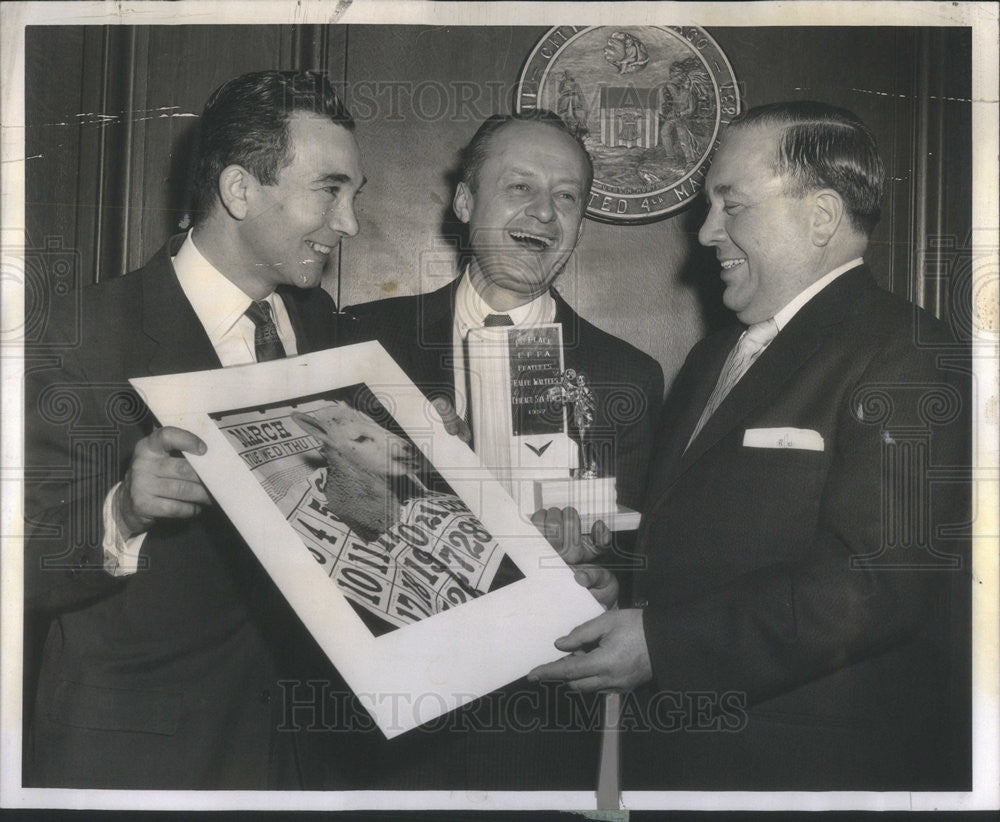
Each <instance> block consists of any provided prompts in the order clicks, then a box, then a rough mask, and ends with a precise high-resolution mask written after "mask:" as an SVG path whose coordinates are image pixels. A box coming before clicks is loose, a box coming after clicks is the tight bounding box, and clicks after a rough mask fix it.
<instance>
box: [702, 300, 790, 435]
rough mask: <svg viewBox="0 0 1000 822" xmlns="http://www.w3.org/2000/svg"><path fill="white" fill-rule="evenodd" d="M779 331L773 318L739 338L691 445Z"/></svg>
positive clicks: (749, 329)
mask: <svg viewBox="0 0 1000 822" xmlns="http://www.w3.org/2000/svg"><path fill="white" fill-rule="evenodd" d="M777 333H778V324H777V323H776V322H775V321H774V319H773V318H772V319H770V320H764V321H763V322H759V323H755V324H754V325H751V326H750V327H749V328H748V329H747V330H746V331H744V332H743V336H741V337H740V339H739V342H737V343H736V345H735V347H734V348H733V350H732V351H730V352H729V357H728V358H727V359H726V363H725V365H723V366H722V373H721V374H719V381H718V382H717V383H716V384H715V389H714V390H713V391H712V396H710V397H709V398H708V402H707V403H705V410H704V411H702V412H701V419H699V420H698V424H697V425H696V426H695V427H694V433H693V434H691V439H689V440H688V447H689V448H690V447H691V443H692V442H694V439H695V437H697V436H698V434H699V433H700V432H701V429H702V428H704V427H705V423H706V422H708V420H709V418H710V417H711V416H712V414H714V413H715V412H716V410H717V409H718V407H719V406H720V405H722V401H723V400H724V399H725V398H726V396H727V395H728V394H729V392H730V391H732V390H733V386H734V385H736V383H738V382H739V381H740V378H741V377H742V376H743V375H744V374H746V372H747V371H748V370H749V368H750V366H751V365H753V363H754V360H756V359H757V357H759V356H760V352H761V351H763V350H764V349H765V348H766V347H767V344H768V343H769V342H771V340H773V339H774V338H775V336H776V335H777Z"/></svg>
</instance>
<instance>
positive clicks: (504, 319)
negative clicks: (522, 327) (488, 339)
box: [483, 314, 514, 328]
mask: <svg viewBox="0 0 1000 822" xmlns="http://www.w3.org/2000/svg"><path fill="white" fill-rule="evenodd" d="M513 324H514V321H513V320H512V319H511V318H510V314H487V315H486V318H485V319H484V320H483V328H500V327H502V326H505V325H513Z"/></svg>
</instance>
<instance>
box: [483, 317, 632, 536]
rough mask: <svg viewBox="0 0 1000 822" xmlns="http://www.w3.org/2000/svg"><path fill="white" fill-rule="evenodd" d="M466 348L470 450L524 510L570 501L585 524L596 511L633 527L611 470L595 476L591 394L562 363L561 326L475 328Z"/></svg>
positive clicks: (621, 526) (612, 522) (618, 526)
mask: <svg viewBox="0 0 1000 822" xmlns="http://www.w3.org/2000/svg"><path fill="white" fill-rule="evenodd" d="M467 356H468V363H469V375H470V381H469V406H470V408H471V410H472V421H473V439H474V447H475V451H476V453H477V454H478V455H479V458H480V459H481V460H482V461H483V464H484V465H486V466H488V467H489V468H490V470H492V471H493V474H494V476H496V478H497V479H498V480H499V482H500V483H501V485H503V486H504V487H505V488H506V489H507V491H508V492H509V493H510V495H511V496H512V497H513V498H514V499H515V500H516V501H517V502H518V504H519V505H520V508H521V512H522V514H524V515H525V516H530V515H531V514H532V513H534V512H535V511H537V510H538V509H539V508H550V507H559V508H564V507H567V506H571V507H573V508H575V509H576V510H577V511H578V512H579V514H580V516H581V520H582V524H583V526H584V528H585V529H589V528H590V526H591V525H592V524H593V523H594V522H595V521H596V520H598V519H600V520H603V521H604V523H605V524H606V525H607V526H608V527H609V528H610V529H611V530H631V529H634V528H636V527H638V522H639V514H638V513H637V512H635V511H632V510H631V509H628V508H624V507H622V506H619V505H618V504H617V499H616V494H615V480H614V477H609V476H601V470H600V465H599V464H598V462H599V461H598V455H597V450H596V449H595V448H594V444H593V442H592V441H591V439H592V433H593V426H594V414H595V410H596V407H597V405H596V402H597V400H596V397H595V396H594V392H593V389H592V388H591V386H590V384H589V381H588V379H587V376H586V375H585V374H583V373H578V372H576V371H574V370H573V369H571V368H570V369H567V368H565V367H564V363H563V352H562V326H561V325H560V324H558V323H552V324H547V325H538V326H533V327H531V328H516V327H513V326H501V327H493V328H479V329H473V330H471V331H470V332H469V336H468V348H467ZM570 430H572V431H574V432H575V435H576V437H577V438H578V440H579V442H575V441H574V440H573V439H572V438H571V437H570V436H569V432H570Z"/></svg>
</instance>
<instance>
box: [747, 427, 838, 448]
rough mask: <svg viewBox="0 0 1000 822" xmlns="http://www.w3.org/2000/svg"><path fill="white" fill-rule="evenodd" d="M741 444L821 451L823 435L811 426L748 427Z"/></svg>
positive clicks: (750, 446) (755, 446)
mask: <svg viewBox="0 0 1000 822" xmlns="http://www.w3.org/2000/svg"><path fill="white" fill-rule="evenodd" d="M743 446H744V447H745V448H797V449H799V450H801V451H822V450H823V437H822V436H820V433H819V431H813V430H812V429H811V428H748V429H747V430H746V433H745V434H744V435H743Z"/></svg>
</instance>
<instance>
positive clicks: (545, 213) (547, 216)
mask: <svg viewBox="0 0 1000 822" xmlns="http://www.w3.org/2000/svg"><path fill="white" fill-rule="evenodd" d="M526 213H527V214H528V215H529V216H531V217H534V218H535V219H536V220H538V221H539V222H540V223H550V222H552V220H553V219H554V218H555V214H556V209H555V205H554V204H553V203H552V193H551V192H549V191H539V192H537V193H536V194H535V196H534V197H533V198H532V200H531V202H530V203H528V208H527V209H526Z"/></svg>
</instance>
